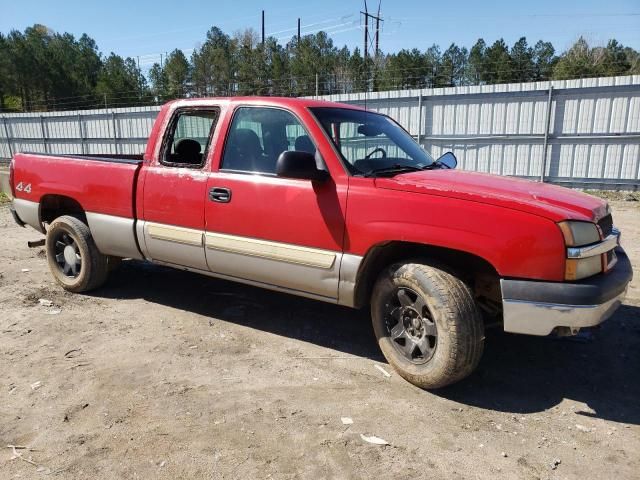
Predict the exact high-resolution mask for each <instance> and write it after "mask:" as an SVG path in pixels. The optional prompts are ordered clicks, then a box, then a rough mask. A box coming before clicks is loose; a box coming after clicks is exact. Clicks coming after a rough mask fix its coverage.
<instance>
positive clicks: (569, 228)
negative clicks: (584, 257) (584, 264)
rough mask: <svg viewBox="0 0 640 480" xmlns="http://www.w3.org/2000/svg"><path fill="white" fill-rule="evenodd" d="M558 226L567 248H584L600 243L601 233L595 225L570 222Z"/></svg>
mask: <svg viewBox="0 0 640 480" xmlns="http://www.w3.org/2000/svg"><path fill="white" fill-rule="evenodd" d="M558 226H559V227H560V230H561V231H562V235H563V236H564V243H565V245H566V246H567V247H582V246H584V245H590V244H592V243H597V242H599V241H600V232H599V231H598V227H596V224H595V223H591V222H575V221H568V222H560V223H559V224H558Z"/></svg>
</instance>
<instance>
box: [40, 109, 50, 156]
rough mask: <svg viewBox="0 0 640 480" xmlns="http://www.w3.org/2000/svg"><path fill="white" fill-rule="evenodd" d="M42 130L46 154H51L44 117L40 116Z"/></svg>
mask: <svg viewBox="0 0 640 480" xmlns="http://www.w3.org/2000/svg"><path fill="white" fill-rule="evenodd" d="M40 130H41V131H42V142H43V143H44V153H49V144H48V140H49V138H48V136H47V132H46V130H45V128H44V116H42V115H40Z"/></svg>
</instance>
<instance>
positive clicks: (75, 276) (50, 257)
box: [46, 215, 109, 293]
mask: <svg viewBox="0 0 640 480" xmlns="http://www.w3.org/2000/svg"><path fill="white" fill-rule="evenodd" d="M46 251H47V262H48V264H49V269H50V270H51V273H52V274H53V276H54V278H55V279H56V281H57V282H58V283H59V284H60V285H62V287H63V288H64V289H65V290H68V291H70V292H75V293H79V292H86V291H89V290H93V289H95V288H98V287H100V286H101V285H103V284H104V283H105V281H106V280H107V276H108V273H109V265H108V257H107V256H106V255H103V254H101V253H100V252H99V251H98V248H97V247H96V244H95V242H94V241H93V237H92V236H91V231H90V230H89V227H88V226H87V225H86V224H85V223H83V222H82V221H81V220H79V219H77V218H75V217H71V216H69V215H64V216H62V217H58V218H56V219H55V220H54V221H53V222H52V223H51V225H49V228H48V230H47V240H46Z"/></svg>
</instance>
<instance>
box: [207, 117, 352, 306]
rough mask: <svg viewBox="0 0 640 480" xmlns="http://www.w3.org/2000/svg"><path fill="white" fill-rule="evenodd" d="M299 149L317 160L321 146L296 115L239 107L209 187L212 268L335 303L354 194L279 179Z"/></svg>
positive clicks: (327, 184) (329, 186)
mask: <svg viewBox="0 0 640 480" xmlns="http://www.w3.org/2000/svg"><path fill="white" fill-rule="evenodd" d="M295 149H298V150H305V151H308V152H310V153H315V151H316V143H315V142H314V141H313V139H312V138H311V137H310V136H309V133H308V132H307V130H306V129H305V128H304V126H303V124H302V122H301V121H300V120H299V119H298V118H297V117H296V116H295V115H294V114H293V113H291V112H289V111H287V110H283V109H280V108H272V107H258V106H241V107H238V108H236V110H235V112H234V114H233V118H232V120H231V125H230V127H229V131H228V132H227V136H226V143H225V147H224V153H223V155H222V159H221V167H220V170H219V171H213V172H212V173H211V174H210V177H209V180H208V183H207V190H208V192H209V198H208V200H207V202H206V207H205V219H206V239H205V244H206V249H205V251H206V258H207V263H208V266H209V268H210V270H211V271H212V272H215V273H217V274H220V275H224V276H228V277H230V278H235V279H244V280H247V281H250V282H254V283H257V284H262V285H263V286H272V287H282V288H285V289H289V290H294V291H297V292H305V293H308V294H313V295H315V296H320V297H324V298H328V299H335V298H337V296H338V281H339V271H340V261H341V258H342V242H343V234H344V224H345V220H344V211H345V204H346V188H342V187H341V186H338V185H337V184H336V183H335V182H334V181H333V180H331V179H330V180H328V181H326V182H324V183H313V182H311V181H309V180H296V179H285V178H280V177H277V176H276V175H275V166H276V160H277V158H278V156H279V155H280V153H282V152H283V151H285V150H295ZM316 158H317V160H318V162H320V163H322V159H321V158H320V157H319V155H316Z"/></svg>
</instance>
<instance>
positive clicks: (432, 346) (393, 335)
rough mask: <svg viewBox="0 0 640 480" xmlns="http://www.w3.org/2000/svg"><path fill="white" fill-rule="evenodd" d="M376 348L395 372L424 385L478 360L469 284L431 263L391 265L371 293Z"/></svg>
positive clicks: (440, 383)
mask: <svg viewBox="0 0 640 480" xmlns="http://www.w3.org/2000/svg"><path fill="white" fill-rule="evenodd" d="M371 317H372V321H373V329H374V331H375V334H376V338H377V339H378V344H379V345H380V349H381V350H382V353H383V354H384V356H385V358H386V359H387V361H388V362H389V364H390V365H391V366H392V367H393V368H394V369H395V370H396V371H397V372H398V374H399V375H400V376H402V377H403V378H405V379H406V380H408V381H409V382H411V383H413V384H414V385H416V386H418V387H421V388H425V389H436V388H441V387H445V386H447V385H450V384H452V383H455V382H457V381H459V380H461V379H463V378H465V377H466V376H467V375H469V374H470V373H471V372H473V370H474V369H475V368H476V366H477V365H478V362H479V361H480V357H481V356H482V350H483V345H484V326H483V323H482V317H481V314H480V311H479V309H478V306H477V305H476V302H475V301H474V298H473V294H472V292H471V290H470V289H469V287H468V286H467V285H465V284H464V283H463V282H462V281H461V280H460V279H458V278H457V277H456V276H454V275H452V274H451V273H449V272H447V271H445V270H443V269H442V268H439V267H437V266H432V265H425V264H419V263H406V264H395V265H392V266H391V267H389V268H388V269H387V270H386V271H384V272H383V273H382V275H381V276H380V277H379V278H378V280H377V282H376V284H375V286H374V288H373V294H372V297H371Z"/></svg>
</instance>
